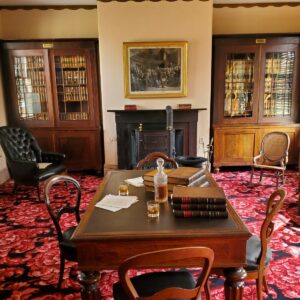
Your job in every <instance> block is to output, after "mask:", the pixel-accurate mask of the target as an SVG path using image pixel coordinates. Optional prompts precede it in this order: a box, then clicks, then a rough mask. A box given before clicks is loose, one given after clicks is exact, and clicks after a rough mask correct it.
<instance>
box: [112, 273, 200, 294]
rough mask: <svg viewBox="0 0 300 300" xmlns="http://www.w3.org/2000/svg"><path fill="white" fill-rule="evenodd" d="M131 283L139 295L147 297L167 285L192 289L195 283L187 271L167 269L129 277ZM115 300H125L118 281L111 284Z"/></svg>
mask: <svg viewBox="0 0 300 300" xmlns="http://www.w3.org/2000/svg"><path fill="white" fill-rule="evenodd" d="M131 281H132V284H133V286H134V287H135V289H136V290H137V293H138V294H139V296H141V297H147V296H151V295H153V294H155V293H156V292H158V291H160V290H163V289H165V288H168V287H181V288H185V289H193V288H194V287H195V285H196V283H195V280H194V278H193V277H192V275H191V273H190V272H189V271H185V270H181V271H167V272H153V273H146V274H143V275H140V276H136V277H133V278H131ZM113 295H114V299H115V300H126V299H128V298H127V297H126V294H125V292H124V290H123V288H122V286H121V283H120V282H117V283H115V284H114V286H113Z"/></svg>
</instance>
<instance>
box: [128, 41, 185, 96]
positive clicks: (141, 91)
mask: <svg viewBox="0 0 300 300" xmlns="http://www.w3.org/2000/svg"><path fill="white" fill-rule="evenodd" d="M123 53H124V86H125V97H127V98H161V97H169V98H171V97H184V96H186V76H187V42H138V43H129V42H128V43H124V44H123Z"/></svg>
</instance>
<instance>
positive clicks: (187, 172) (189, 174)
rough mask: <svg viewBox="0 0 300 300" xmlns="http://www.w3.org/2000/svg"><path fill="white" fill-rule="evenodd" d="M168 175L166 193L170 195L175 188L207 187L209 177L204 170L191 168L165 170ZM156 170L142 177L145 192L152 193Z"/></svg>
mask: <svg viewBox="0 0 300 300" xmlns="http://www.w3.org/2000/svg"><path fill="white" fill-rule="evenodd" d="M164 172H165V173H166V174H167V175H168V191H169V195H170V194H172V192H173V188H174V187H175V186H209V185H210V179H211V177H209V176H211V175H210V174H209V172H208V171H207V170H206V169H203V168H193V167H179V168H177V169H165V170H164ZM156 173H157V170H156V169H154V170H151V171H149V172H147V173H145V174H144V175H143V179H144V185H145V189H146V191H150V192H154V175H155V174H156Z"/></svg>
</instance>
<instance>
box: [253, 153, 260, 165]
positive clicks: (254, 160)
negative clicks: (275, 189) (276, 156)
mask: <svg viewBox="0 0 300 300" xmlns="http://www.w3.org/2000/svg"><path fill="white" fill-rule="evenodd" d="M261 157H262V154H261V153H259V154H258V155H256V156H254V157H253V164H257V163H258V161H259V159H260V158H261Z"/></svg>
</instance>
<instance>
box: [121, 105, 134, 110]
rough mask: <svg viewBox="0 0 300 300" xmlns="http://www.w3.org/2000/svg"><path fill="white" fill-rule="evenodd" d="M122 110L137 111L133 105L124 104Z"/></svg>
mask: <svg viewBox="0 0 300 300" xmlns="http://www.w3.org/2000/svg"><path fill="white" fill-rule="evenodd" d="M124 110H137V106H136V105H134V104H126V105H124Z"/></svg>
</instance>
